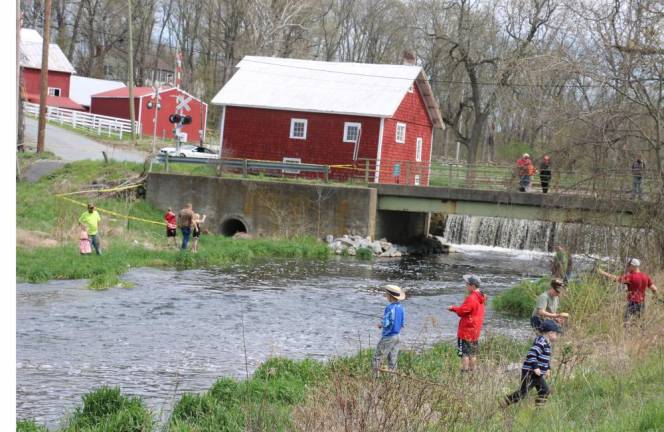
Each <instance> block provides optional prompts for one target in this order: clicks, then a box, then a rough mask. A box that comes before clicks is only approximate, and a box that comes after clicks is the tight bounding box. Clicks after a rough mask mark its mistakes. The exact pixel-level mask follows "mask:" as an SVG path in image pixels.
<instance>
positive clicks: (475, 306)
mask: <svg viewBox="0 0 664 432" xmlns="http://www.w3.org/2000/svg"><path fill="white" fill-rule="evenodd" d="M463 280H464V281H465V282H466V290H467V291H468V297H466V300H464V302H463V304H462V305H461V306H450V307H449V308H447V309H448V310H450V311H452V312H455V313H456V314H457V315H459V316H460V317H461V320H460V321H459V330H458V332H457V345H458V349H459V357H461V372H470V371H473V370H475V364H476V362H477V341H478V340H479V338H480V332H481V331H482V323H483V322H484V302H485V300H486V297H485V296H484V294H482V292H481V291H480V284H481V283H482V281H481V280H480V278H479V277H477V276H475V275H464V277H463Z"/></svg>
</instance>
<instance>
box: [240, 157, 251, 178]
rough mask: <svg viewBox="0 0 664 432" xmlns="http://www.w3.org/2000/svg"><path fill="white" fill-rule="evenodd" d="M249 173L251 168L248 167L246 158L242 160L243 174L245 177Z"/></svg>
mask: <svg viewBox="0 0 664 432" xmlns="http://www.w3.org/2000/svg"><path fill="white" fill-rule="evenodd" d="M248 174H249V169H248V167H247V160H246V159H244V160H243V161H242V176H243V177H246V176H247V175H248Z"/></svg>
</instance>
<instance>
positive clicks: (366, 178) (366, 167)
mask: <svg viewBox="0 0 664 432" xmlns="http://www.w3.org/2000/svg"><path fill="white" fill-rule="evenodd" d="M364 182H365V183H367V184H369V159H366V160H365V161H364Z"/></svg>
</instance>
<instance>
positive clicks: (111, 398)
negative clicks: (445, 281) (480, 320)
mask: <svg viewBox="0 0 664 432" xmlns="http://www.w3.org/2000/svg"><path fill="white" fill-rule="evenodd" d="M480 346H481V347H482V351H481V352H480V354H479V357H480V359H481V361H482V362H484V364H486V365H490V364H492V363H493V362H499V363H500V364H505V363H508V362H515V361H517V362H520V361H521V360H522V359H523V356H524V355H525V354H524V353H525V352H526V351H527V349H528V346H529V344H528V343H520V342H516V341H514V340H511V339H508V338H490V339H488V340H486V341H483V343H482V344H481V345H480ZM371 355H372V350H363V351H361V352H359V353H357V354H356V355H354V356H351V357H342V358H335V359H332V360H330V361H329V362H327V363H322V362H318V361H313V360H301V361H294V360H289V359H284V358H271V359H269V360H268V361H266V362H265V363H263V364H262V365H261V366H260V367H259V368H258V369H257V370H256V371H255V373H254V374H253V376H252V377H251V378H250V379H249V380H246V381H245V380H239V381H238V380H234V379H230V378H220V379H219V380H217V381H216V382H215V383H214V384H213V385H212V386H211V388H210V389H209V390H208V391H206V392H203V393H198V394H194V393H187V394H184V395H183V396H181V397H180V398H179V400H178V401H177V403H176V404H175V406H174V407H173V410H172V413H171V416H170V418H169V420H168V423H167V425H166V426H165V427H166V430H168V431H178V432H180V431H181V432H184V431H229V432H230V431H238V432H239V431H245V430H252V431H290V430H295V429H298V427H297V423H296V420H298V419H301V418H302V416H303V415H304V416H307V415H314V414H315V411H314V412H311V411H307V410H311V409H312V407H311V405H310V403H311V399H310V396H311V395H314V394H316V392H319V391H321V390H323V389H330V390H327V391H334V390H333V389H335V388H336V389H337V390H336V391H343V386H345V385H347V383H346V381H344V380H346V379H347V380H351V381H350V382H356V383H359V386H360V387H361V388H363V389H365V390H364V391H363V392H362V394H364V392H369V394H366V395H365V396H361V397H367V398H370V397H371V394H370V393H371V392H372V391H374V390H375V389H374V388H373V387H374V386H382V387H381V388H383V390H382V391H383V392H384V394H383V397H384V398H390V397H391V394H390V390H389V389H390V388H392V386H394V387H396V386H398V385H400V384H398V382H400V383H401V384H404V385H406V386H409V385H410V386H411V387H404V388H402V390H401V391H405V392H408V391H409V390H408V389H410V390H411V391H412V392H413V393H412V395H411V394H409V393H408V394H406V395H403V396H404V397H407V398H408V399H407V400H406V401H404V403H408V404H411V403H414V402H413V400H414V399H416V397H417V395H418V393H419V395H420V397H422V396H423V395H424V394H425V393H423V392H424V391H425V390H424V388H423V387H422V386H424V387H426V388H428V391H433V392H434V393H435V392H438V396H440V394H447V396H448V397H449V398H450V399H449V401H448V403H449V404H450V405H451V406H447V407H443V406H441V407H438V408H437V409H439V410H440V412H441V413H445V412H447V411H449V409H450V408H453V409H455V410H458V411H459V412H457V413H456V414H458V417H454V416H453V417H452V418H453V419H454V418H456V420H453V421H449V420H446V421H445V422H444V423H435V422H434V424H433V425H430V426H429V428H427V429H425V430H434V431H436V430H442V429H439V427H443V428H444V430H455V431H456V430H459V431H474V430H490V431H502V430H513V431H528V430H532V429H537V430H542V431H562V430H565V431H616V432H618V431H661V430H662V428H664V414H663V413H664V393H662V392H661V382H662V379H664V363H663V362H661V356H662V355H664V351H663V350H662V348H661V346H660V347H659V348H657V349H655V350H654V351H652V352H650V353H649V354H646V355H645V357H643V358H641V359H639V361H638V362H635V363H634V367H632V368H627V369H624V368H616V367H615V366H608V365H607V366H605V367H590V368H589V367H579V368H578V369H576V374H575V375H573V376H570V377H555V376H554V378H552V379H549V384H550V385H551V387H552V390H553V393H552V396H551V397H550V398H549V403H548V404H547V405H546V406H545V407H543V408H536V407H535V406H534V404H533V403H532V402H533V399H534V396H532V395H531V396H530V397H529V398H528V399H526V400H524V401H522V402H520V403H519V404H517V405H514V406H512V407H510V408H508V409H499V408H497V405H496V404H497V401H498V400H499V399H500V397H501V396H502V395H504V394H505V393H506V392H508V391H511V390H513V389H515V388H516V387H517V386H518V378H517V374H516V373H514V374H513V375H514V377H513V378H508V379H507V381H504V384H507V387H502V388H501V387H500V386H499V387H493V386H491V385H490V384H489V383H488V382H487V383H486V389H485V391H487V392H489V393H490V394H488V395H484V396H482V397H488V399H486V400H485V402H484V403H485V404H486V403H487V402H488V404H487V405H484V406H482V410H481V411H478V408H477V407H478V406H477V405H472V404H471V405H468V400H469V398H470V400H472V399H473V398H478V397H480V396H479V395H478V394H476V392H482V391H483V390H482V388H483V385H482V383H481V382H479V383H478V382H473V381H472V380H471V381H468V377H464V376H462V375H460V374H459V372H458V366H459V359H458V357H457V356H456V349H455V347H454V346H453V344H450V343H438V344H436V345H434V346H433V347H432V348H430V349H426V350H424V351H422V352H415V351H402V352H401V353H400V356H399V370H400V371H401V372H400V373H401V374H402V375H403V377H398V378H397V377H395V378H393V379H394V380H395V381H391V379H392V378H391V377H389V376H388V377H384V378H383V379H381V380H379V381H374V380H372V379H371V376H370V373H371V372H370V364H371ZM410 377H412V378H410ZM411 379H413V380H416V381H412V382H411V384H408V382H409V380H411ZM436 383H441V385H442V383H446V384H445V385H444V386H442V387H439V386H438V385H437V384H436ZM339 386H342V387H341V388H340V387H339ZM471 389H472V390H471ZM474 393H475V394H474ZM324 394H325V395H328V396H329V394H328V393H324ZM343 394H344V395H345V396H346V397H349V396H350V395H348V394H345V393H343ZM338 396H341V393H339V394H338ZM455 400H457V401H464V402H460V403H459V402H455ZM379 401H380V399H379ZM429 402H431V403H434V401H433V400H429ZM338 403H339V400H334V399H328V400H327V403H326V404H324V405H320V406H318V405H317V406H316V408H318V409H320V410H322V412H325V411H327V410H335V409H337V408H336V407H337V406H338ZM381 403H385V404H387V403H389V402H388V400H387V399H386V400H385V401H384V402H380V403H379V405H378V406H380V404H381ZM423 403H425V404H426V403H427V400H426V399H425V400H423ZM457 403H458V405H457ZM358 409H359V407H358ZM296 410H297V411H298V414H297V415H296V416H294V413H295V411H296ZM357 414H358V415H360V413H357ZM346 415H348V413H346ZM404 415H405V416H408V415H412V416H414V415H415V414H414V413H412V412H409V411H408V410H404V411H400V412H399V413H395V416H396V417H399V416H404ZM441 421H442V418H441ZM19 424H20V425H21V426H20V428H19V430H24V431H33V430H43V429H39V427H40V426H39V425H38V424H36V423H34V422H26V421H22V422H20V423H19ZM152 424H154V421H151V420H150V417H149V414H148V413H147V411H146V410H145V408H144V407H143V406H142V404H141V403H140V400H138V399H136V398H131V399H130V398H127V397H125V396H122V395H120V394H119V390H117V389H107V388H105V389H100V390H96V391H93V392H92V393H89V394H88V395H86V396H85V397H84V406H83V408H79V409H77V410H76V411H75V413H74V415H73V416H72V417H71V419H70V420H69V422H68V424H67V426H66V427H65V428H64V429H62V430H64V431H75V430H81V431H83V430H85V431H100V430H108V431H111V430H113V431H115V430H127V431H134V430H135V431H138V430H151V427H152ZM412 424H414V425H417V424H418V419H417V418H416V417H413V418H412ZM101 425H105V426H104V427H102V426H101ZM130 425H131V427H130ZM374 426H376V425H374ZM138 427H141V428H142V429H139V428H138ZM298 430H302V429H301V427H300V428H299V429H298ZM352 430H355V429H352ZM372 430H373V429H372Z"/></svg>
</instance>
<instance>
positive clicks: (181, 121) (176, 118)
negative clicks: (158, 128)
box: [168, 114, 191, 125]
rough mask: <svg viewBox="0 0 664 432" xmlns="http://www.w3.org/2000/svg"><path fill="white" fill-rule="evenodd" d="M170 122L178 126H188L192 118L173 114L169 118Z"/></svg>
mask: <svg viewBox="0 0 664 432" xmlns="http://www.w3.org/2000/svg"><path fill="white" fill-rule="evenodd" d="M168 121H169V122H170V123H174V124H178V125H186V124H189V123H191V116H183V115H180V114H171V115H170V116H168Z"/></svg>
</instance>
